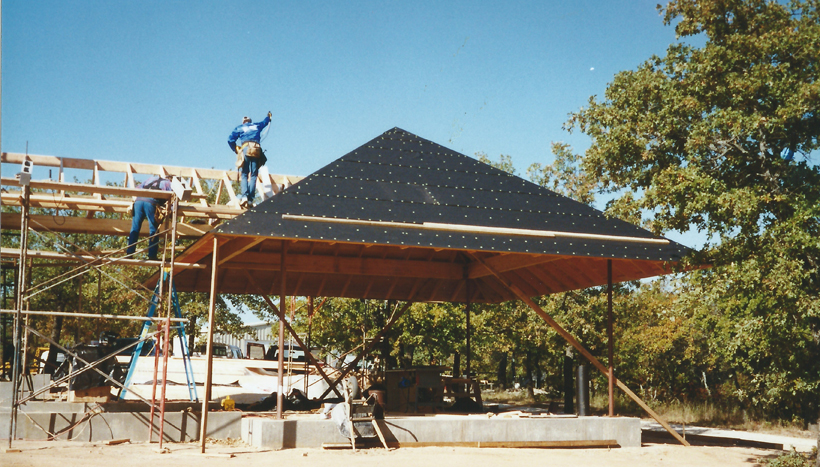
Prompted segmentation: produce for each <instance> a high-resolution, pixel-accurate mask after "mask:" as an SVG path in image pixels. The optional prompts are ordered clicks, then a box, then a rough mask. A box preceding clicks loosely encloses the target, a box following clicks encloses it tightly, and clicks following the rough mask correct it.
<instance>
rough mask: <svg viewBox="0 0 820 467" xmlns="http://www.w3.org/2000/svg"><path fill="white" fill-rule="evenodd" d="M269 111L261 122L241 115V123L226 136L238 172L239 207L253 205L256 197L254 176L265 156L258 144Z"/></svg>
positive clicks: (268, 120)
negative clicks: (254, 121)
mask: <svg viewBox="0 0 820 467" xmlns="http://www.w3.org/2000/svg"><path fill="white" fill-rule="evenodd" d="M270 117H271V113H270V112H268V115H267V117H265V119H264V120H262V121H261V122H257V123H253V122H252V121H251V119H250V117H243V118H242V124H241V125H239V126H238V127H236V128H234V130H233V132H231V136H229V137H228V146H230V147H231V150H232V151H233V152H235V153H236V168H237V169H239V173H240V177H239V179H240V185H239V191H240V193H239V207H241V208H248V207H253V199H254V198H255V197H256V177H257V176H258V175H259V167H261V166H263V165H265V162H267V158H266V157H265V153H263V152H262V146H261V145H260V144H259V143H260V140H261V137H262V131H263V130H264V129H265V127H267V126H268V124H270Z"/></svg>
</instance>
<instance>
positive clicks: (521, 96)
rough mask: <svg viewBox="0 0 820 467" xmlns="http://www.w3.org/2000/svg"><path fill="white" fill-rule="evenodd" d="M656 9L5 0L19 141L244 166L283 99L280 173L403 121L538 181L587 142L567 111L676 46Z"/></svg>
mask: <svg viewBox="0 0 820 467" xmlns="http://www.w3.org/2000/svg"><path fill="white" fill-rule="evenodd" d="M656 4H657V0H609V1H592V0H589V1H571V2H558V1H543V0H541V1H512V2H497V1H496V2H489V1H452V0H451V1H446V2H439V1H424V2H413V1H409V2H408V1H401V2H399V1H357V2H338V1H298V2H284V1H257V2H228V1H190V0H187V1H176V0H170V1H168V0H166V1H156V0H142V1H111V0H95V1H91V0H73V1H65V0H59V1H54V0H48V1H24V0H6V1H5V2H3V4H2V22H3V24H2V91H3V93H2V150H3V151H10V152H23V151H25V150H26V142H28V151H29V152H30V153H32V154H45V155H54V156H65V157H82V158H95V159H106V160H123V161H142V162H149V163H164V164H170V165H183V166H193V167H216V168H230V167H231V166H232V162H233V160H234V158H233V155H232V154H231V152H230V149H229V148H228V145H227V143H226V140H227V137H228V134H229V133H230V132H231V130H232V129H233V128H234V127H235V126H236V125H238V124H239V123H240V121H241V118H242V116H243V115H249V116H251V117H252V118H253V119H254V120H259V119H261V118H263V116H264V115H265V113H266V112H267V111H268V110H270V111H272V112H273V122H272V125H273V126H272V130H271V132H270V135H269V136H268V138H267V139H266V140H265V141H264V142H263V146H264V147H265V149H266V151H267V152H268V156H269V159H270V162H269V163H268V165H269V168H270V170H271V172H274V173H285V174H296V175H307V174H309V173H311V172H313V171H315V170H317V169H319V168H321V167H322V166H324V165H326V164H328V163H330V162H331V161H333V160H334V159H336V158H338V157H340V156H342V155H344V154H346V153H347V152H349V151H350V150H352V149H355V148H356V147H358V146H359V145H361V144H363V143H365V142H367V141H369V140H370V139H372V138H374V137H376V136H378V135H379V134H381V133H382V132H384V131H386V130H388V129H390V128H392V127H396V126H397V127H400V128H403V129H405V130H407V131H410V132H412V133H415V134H417V135H419V136H421V137H424V138H427V139H430V140H432V141H434V142H437V143H439V144H442V145H444V146H447V147H449V148H452V149H454V150H456V151H459V152H461V153H464V154H467V155H471V156H472V155H475V153H476V152H479V151H482V152H485V153H487V154H488V155H489V156H490V157H491V158H492V159H497V158H498V156H499V155H500V154H507V155H510V156H512V158H513V162H514V164H515V166H516V168H517V169H518V171H519V173H522V174H523V173H525V171H526V168H527V167H528V166H529V165H530V164H531V163H533V162H540V163H549V162H551V161H552V155H551V153H550V143H551V142H552V141H565V142H568V143H570V144H572V145H573V146H574V147H575V148H576V149H577V150H583V149H585V148H586V147H587V146H588V145H589V141H588V139H587V138H586V136H584V135H581V134H573V135H570V134H568V133H566V132H565V131H563V130H562V129H561V125H562V123H563V122H565V121H566V119H567V114H568V113H569V112H572V111H575V110H578V109H579V108H580V107H582V106H584V105H585V104H586V103H587V101H588V99H589V97H590V96H592V95H602V94H603V92H604V90H605V88H606V85H607V83H609V82H610V81H611V80H612V77H613V75H614V74H615V73H617V72H618V71H621V70H627V69H635V68H636V67H637V66H638V65H639V64H640V63H642V62H643V61H645V60H646V59H648V58H649V57H650V56H651V55H652V54H663V53H664V51H665V50H666V47H667V46H668V45H669V44H670V43H672V42H674V41H675V35H674V30H673V28H672V27H665V26H663V24H662V22H661V18H660V16H659V14H658V12H657V10H656ZM241 5H246V6H244V7H241ZM690 244H691V243H690Z"/></svg>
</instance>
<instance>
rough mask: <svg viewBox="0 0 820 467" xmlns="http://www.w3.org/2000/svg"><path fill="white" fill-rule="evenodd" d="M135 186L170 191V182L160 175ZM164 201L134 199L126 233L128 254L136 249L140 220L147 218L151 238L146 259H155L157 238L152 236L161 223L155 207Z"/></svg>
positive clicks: (163, 203) (142, 198)
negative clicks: (129, 223) (129, 229)
mask: <svg viewBox="0 0 820 467" xmlns="http://www.w3.org/2000/svg"><path fill="white" fill-rule="evenodd" d="M137 188H144V189H147V190H163V191H171V182H170V180H168V179H165V178H162V177H161V176H157V175H154V176H153V177H151V178H149V179H148V180H146V181H144V182H142V183H140V184H139V185H137ZM165 201H166V200H164V199H156V198H145V197H142V196H140V197H138V198H137V199H136V201H134V219H133V220H132V221H131V233H130V234H129V235H128V249H127V250H125V252H126V253H127V254H128V255H133V254H134V252H135V251H136V249H137V245H136V243H137V240H138V239H139V237H140V229H142V221H144V220H145V219H148V235H150V236H151V239H150V240H149V241H148V259H150V260H157V252H158V250H159V238H157V237H154V234H156V233H157V228H158V227H159V225H160V223H161V222H157V207H159V206H163V205H165Z"/></svg>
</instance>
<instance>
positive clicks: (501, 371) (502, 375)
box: [495, 352, 507, 389]
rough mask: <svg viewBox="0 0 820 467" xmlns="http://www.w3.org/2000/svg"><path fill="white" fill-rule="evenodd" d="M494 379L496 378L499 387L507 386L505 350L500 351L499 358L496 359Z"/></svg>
mask: <svg viewBox="0 0 820 467" xmlns="http://www.w3.org/2000/svg"><path fill="white" fill-rule="evenodd" d="M495 379H496V380H498V388H499V389H506V388H507V352H502V353H501V358H499V359H498V367H496V374H495Z"/></svg>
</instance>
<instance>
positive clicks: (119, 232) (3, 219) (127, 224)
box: [0, 213, 213, 238]
mask: <svg viewBox="0 0 820 467" xmlns="http://www.w3.org/2000/svg"><path fill="white" fill-rule="evenodd" d="M30 222H31V223H30V224H29V228H30V229H32V230H36V231H38V232H47V231H53V232H61V233H84V234H95V235H110V236H115V235H116V236H128V234H129V233H130V232H131V220H128V219H97V218H95V219H85V218H81V217H59V216H45V215H33V216H30ZM0 223H2V224H3V228H4V229H11V230H20V218H19V216H14V215H11V214H10V213H2V214H0ZM147 224H148V223H147V222H145V223H143V225H142V229H140V233H141V234H143V235H148V225H147ZM211 229H213V227H212V226H210V225H208V224H183V223H181V222H180V223H178V224H177V235H178V236H180V237H185V238H198V237H201V236H203V235H205V234H206V233H208V232H210V231H211Z"/></svg>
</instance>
